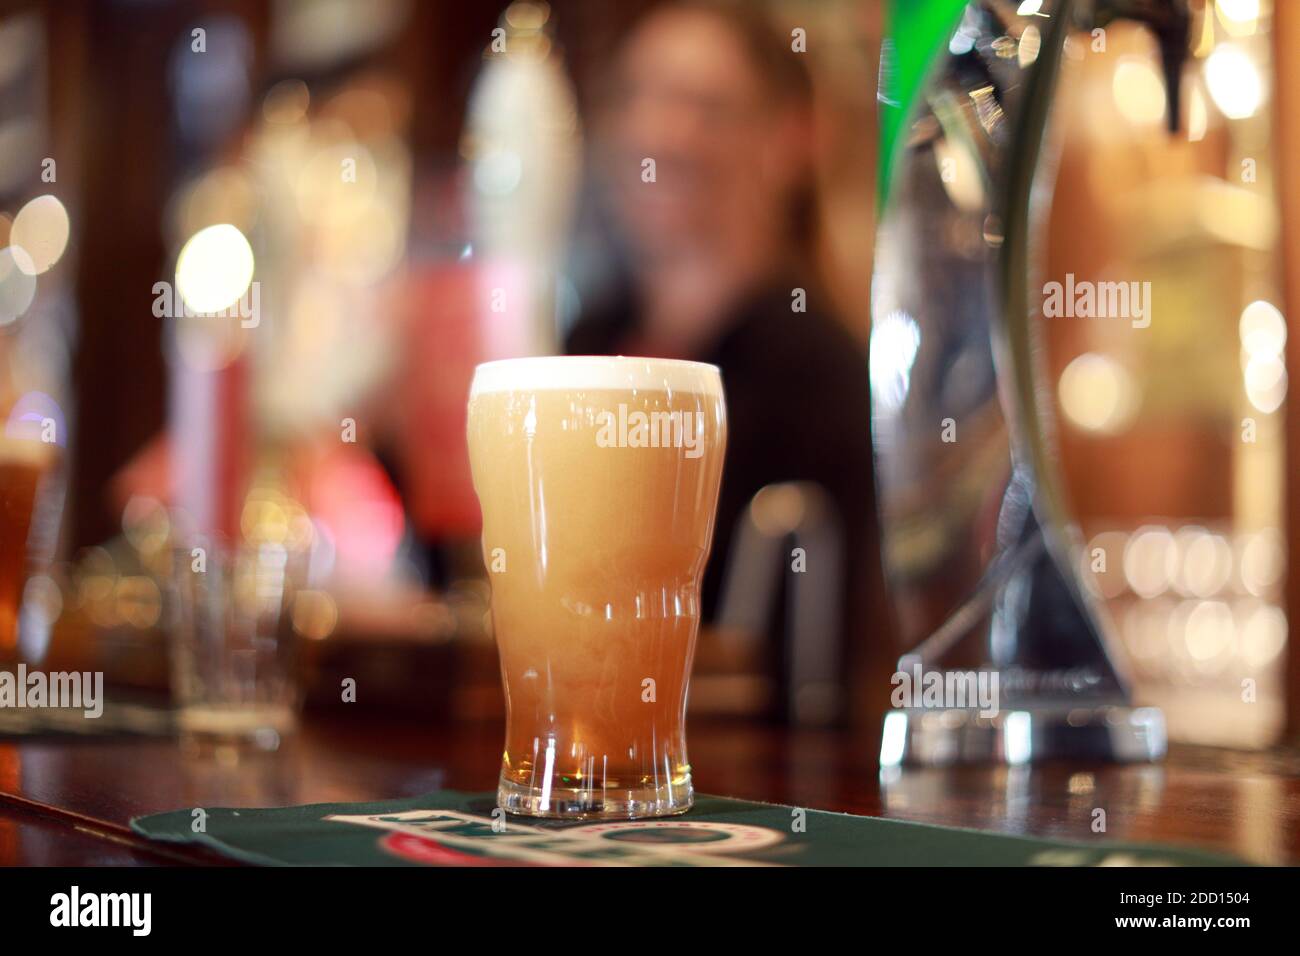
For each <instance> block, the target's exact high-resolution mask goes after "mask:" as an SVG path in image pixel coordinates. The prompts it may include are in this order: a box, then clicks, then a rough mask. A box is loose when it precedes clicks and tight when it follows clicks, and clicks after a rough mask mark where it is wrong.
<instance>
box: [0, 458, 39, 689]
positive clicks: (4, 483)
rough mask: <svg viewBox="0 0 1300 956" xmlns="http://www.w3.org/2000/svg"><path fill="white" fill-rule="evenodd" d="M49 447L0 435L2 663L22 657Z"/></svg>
mask: <svg viewBox="0 0 1300 956" xmlns="http://www.w3.org/2000/svg"><path fill="white" fill-rule="evenodd" d="M49 451H50V450H49V448H48V446H45V445H42V444H41V443H39V442H35V441H21V440H16V439H11V438H5V437H0V666H4V665H5V664H7V663H12V662H13V661H15V660H16V659H17V657H18V610H19V607H20V606H21V604H22V597H23V586H24V585H25V584H26V583H27V536H28V532H29V531H30V530H31V523H32V512H33V510H34V509H35V506H36V491H37V488H38V486H39V485H40V480H41V476H42V475H43V474H44V473H45V470H46V468H47V466H48V462H49V459H50V457H51V456H50V454H49Z"/></svg>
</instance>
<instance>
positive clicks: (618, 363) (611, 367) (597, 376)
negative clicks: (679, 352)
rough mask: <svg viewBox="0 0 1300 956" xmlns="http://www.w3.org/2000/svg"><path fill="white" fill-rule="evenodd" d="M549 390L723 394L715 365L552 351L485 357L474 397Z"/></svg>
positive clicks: (477, 371) (472, 391)
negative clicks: (529, 355) (492, 359)
mask: <svg viewBox="0 0 1300 956" xmlns="http://www.w3.org/2000/svg"><path fill="white" fill-rule="evenodd" d="M545 389H551V390H554V389H564V390H575V389H582V390H591V389H637V390H639V391H661V392H694V393H697V394H704V395H708V394H717V395H721V394H722V376H721V374H720V373H719V372H718V367H717V366H716V365H708V364H706V363H704V362H686V361H683V360H680V359H657V358H635V357H631V356H623V355H548V356H541V357H538V358H518V359H502V360H500V361H497V362H484V363H483V364H482V365H480V366H478V368H476V369H475V370H474V384H473V385H472V386H471V387H470V392H469V393H470V396H471V397H473V396H474V395H481V394H484V393H486V392H528V391H541V390H545Z"/></svg>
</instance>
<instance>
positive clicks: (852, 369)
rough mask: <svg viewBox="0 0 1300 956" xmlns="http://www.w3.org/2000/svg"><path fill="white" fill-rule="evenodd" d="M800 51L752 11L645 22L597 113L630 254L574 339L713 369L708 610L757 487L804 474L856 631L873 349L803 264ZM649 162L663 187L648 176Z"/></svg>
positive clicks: (601, 173)
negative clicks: (823, 506) (716, 375)
mask: <svg viewBox="0 0 1300 956" xmlns="http://www.w3.org/2000/svg"><path fill="white" fill-rule="evenodd" d="M802 57H803V54H801V53H796V52H794V51H793V50H792V49H791V44H790V42H789V36H788V35H787V36H784V37H783V36H781V35H780V34H779V33H778V32H776V30H775V27H774V25H773V24H771V23H770V22H768V20H767V19H766V18H765V17H764V16H763V15H762V14H761V13H760V12H758V11H756V10H755V9H754V8H753V7H752V6H747V5H741V4H722V3H715V2H695V0H686V2H671V3H664V4H658V5H655V6H653V7H652V8H650V10H649V11H648V12H646V13H645V14H643V15H642V16H641V17H640V18H639V19H638V20H637V21H636V23H635V24H634V25H633V27H632V28H631V30H630V31H629V33H628V34H627V37H626V39H625V40H624V41H623V43H622V45H621V47H619V49H618V50H617V53H616V55H615V59H614V62H613V64H612V76H611V78H610V83H609V84H608V87H607V89H608V99H607V101H606V102H603V103H602V104H600V106H599V108H598V109H597V114H598V115H597V116H596V117H595V118H594V122H593V123H592V132H593V161H594V167H595V176H596V179H597V183H596V185H597V194H598V197H599V198H598V200H597V203H598V205H600V206H602V207H608V208H607V210H606V209H604V208H602V209H601V212H607V213H608V215H609V218H610V219H612V223H613V232H614V233H615V236H614V245H615V247H616V248H617V249H618V252H619V254H620V255H621V256H622V257H623V258H624V259H625V264H624V265H623V266H622V268H621V269H620V270H619V272H620V274H619V277H618V281H615V282H610V283H607V288H606V290H605V292H604V294H603V295H601V296H599V297H597V298H596V300H595V301H590V300H592V299H593V296H591V295H588V296H586V297H585V298H586V299H587V300H589V301H588V302H587V305H588V307H587V308H586V309H584V311H583V312H582V313H581V314H580V315H579V316H578V319H577V321H576V323H575V324H574V326H573V327H572V329H571V330H570V332H569V335H568V338H567V341H566V343H565V346H566V351H568V352H569V353H571V354H623V355H646V356H653V357H666V358H681V359H693V360H698V361H703V362H710V363H712V364H714V365H717V366H718V367H719V368H720V369H721V371H722V380H723V386H724V388H725V390H726V399H727V406H728V419H729V422H728V424H729V437H728V443H727V452H726V465H725V469H724V473H723V486H722V495H721V500H720V502H719V506H718V518H717V529H716V532H715V538H714V545H713V559H712V560H711V561H710V564H709V570H708V572H707V575H706V577H705V582H704V595H703V600H704V614H705V618H706V620H708V619H711V618H712V617H713V616H714V615H715V613H716V612H717V610H718V600H719V596H720V594H719V592H720V590H721V585H722V581H723V577H724V570H725V566H726V564H727V559H728V555H729V553H730V548H731V544H732V540H733V535H734V532H735V529H736V526H737V522H738V521H739V520H740V519H741V517H742V514H743V512H744V509H745V508H746V507H747V506H748V504H749V502H750V500H751V499H752V498H753V496H754V495H755V493H756V492H758V491H759V490H760V489H761V488H763V487H764V486H765V485H768V484H771V483H774V482H787V481H811V482H815V483H817V484H818V485H820V486H822V488H824V489H825V491H826V492H828V493H829V496H830V498H831V499H832V501H833V503H834V505H835V507H836V509H837V511H838V519H839V523H840V525H841V527H842V529H843V542H844V547H845V577H844V580H845V582H846V584H845V592H846V593H845V617H844V619H845V622H846V627H847V632H848V635H849V637H850V639H851V638H852V637H853V636H854V635H855V632H856V633H857V635H858V636H860V633H861V631H860V626H861V622H862V620H863V618H864V615H865V612H866V610H867V608H866V607H865V604H866V599H865V595H866V594H867V593H868V592H867V589H866V588H865V587H863V586H862V583H863V580H864V574H865V573H866V568H867V567H868V564H867V554H868V551H869V549H870V548H872V547H874V542H873V539H871V536H870V529H871V528H872V527H873V508H874V506H873V500H874V489H873V480H872V470H871V469H872V461H871V435H870V390H869V381H868V371H867V360H866V356H865V354H864V349H863V347H862V346H861V345H860V344H859V342H858V341H857V340H856V339H855V338H854V336H853V335H852V334H851V333H850V332H849V330H848V329H847V328H846V327H845V326H844V324H843V323H841V322H840V321H839V320H837V319H836V318H835V317H833V316H831V315H830V314H828V313H827V311H826V308H827V303H828V301H829V299H828V297H827V296H826V295H825V294H823V291H822V289H821V284H820V283H819V281H818V278H817V275H816V270H815V267H814V265H813V263H812V261H811V251H812V245H813V242H814V239H815V227H816V221H815V193H814V167H813V160H814V155H813V149H814V147H813V141H814V137H813V111H812V105H813V104H812V84H811V81H810V78H809V75H808V72H807V70H806V68H805V66H804V64H803V62H802ZM647 158H650V159H653V160H654V161H655V177H654V181H653V182H646V181H644V180H643V177H642V170H643V161H644V160H645V159H647ZM863 175H864V176H865V175H869V171H868V170H864V171H863ZM863 267H864V268H866V267H867V263H865V262H864V263H863ZM797 290H802V292H803V296H802V297H806V310H801V309H800V305H801V303H799V301H798V299H799V298H800V297H801V296H800V293H799V291H797ZM815 560H816V556H815V555H810V556H809V568H810V570H811V569H813V567H814V562H815Z"/></svg>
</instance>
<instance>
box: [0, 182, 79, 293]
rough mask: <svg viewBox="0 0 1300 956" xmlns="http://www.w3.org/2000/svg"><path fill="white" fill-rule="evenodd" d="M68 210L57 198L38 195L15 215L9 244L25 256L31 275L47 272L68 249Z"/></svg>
mask: <svg viewBox="0 0 1300 956" xmlns="http://www.w3.org/2000/svg"><path fill="white" fill-rule="evenodd" d="M69 230H70V227H69V224H68V211H67V210H66V209H64V208H63V203H61V202H59V199H58V197H57V196H51V195H48V194H47V195H44V196H37V197H36V198H35V199H33V200H32V201H31V202H29V203H27V205H25V206H23V208H22V209H20V210H18V215H16V216H14V221H13V225H12V226H11V227H10V230H9V244H10V245H11V246H16V247H18V248H21V249H22V250H23V251H24V252H25V253H27V256H28V265H30V268H31V270H32V275H40V274H41V273H42V272H45V271H47V270H48V269H49V268H50V267H51V266H53V265H54V264H55V263H56V262H58V261H59V259H60V258H61V257H62V256H63V251H64V250H65V249H66V248H67V246H68V234H69Z"/></svg>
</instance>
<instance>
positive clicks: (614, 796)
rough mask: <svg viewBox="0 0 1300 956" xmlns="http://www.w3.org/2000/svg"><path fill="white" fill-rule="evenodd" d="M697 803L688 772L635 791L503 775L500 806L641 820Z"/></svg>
mask: <svg viewBox="0 0 1300 956" xmlns="http://www.w3.org/2000/svg"><path fill="white" fill-rule="evenodd" d="M694 803H695V789H694V788H693V787H692V786H691V778H690V775H689V774H688V775H687V776H686V779H685V780H684V781H681V782H679V783H674V784H664V785H663V786H660V787H642V788H638V789H635V790H604V791H595V790H588V789H583V788H580V787H560V788H551V789H550V790H549V791H545V790H542V789H540V788H536V787H524V786H520V785H519V784H517V783H514V782H513V781H509V780H506V779H504V778H502V780H501V783H500V786H498V787H497V805H498V806H499V807H501V809H503V810H505V811H506V813H513V814H517V815H518V816H524V817H546V818H549V819H553V820H640V819H644V818H646V817H669V816H673V815H674V814H678V813H685V812H686V811H687V810H689V809H690V808H691V807H692V805H694Z"/></svg>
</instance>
